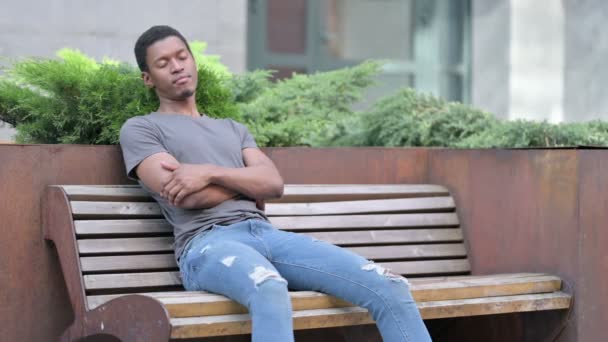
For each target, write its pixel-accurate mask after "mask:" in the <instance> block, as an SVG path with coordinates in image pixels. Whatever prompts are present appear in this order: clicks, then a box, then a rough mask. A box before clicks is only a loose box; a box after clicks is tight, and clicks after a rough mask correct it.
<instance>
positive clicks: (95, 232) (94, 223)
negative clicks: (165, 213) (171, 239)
mask: <svg viewBox="0 0 608 342" xmlns="http://www.w3.org/2000/svg"><path fill="white" fill-rule="evenodd" d="M74 226H75V228H76V235H78V237H89V236H101V235H110V236H120V235H152V234H168V233H172V232H173V228H172V227H171V225H170V224H169V222H167V220H165V219H147V220H140V219H131V220H76V221H74Z"/></svg>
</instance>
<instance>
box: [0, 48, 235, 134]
mask: <svg viewBox="0 0 608 342" xmlns="http://www.w3.org/2000/svg"><path fill="white" fill-rule="evenodd" d="M203 49H204V46H198V47H196V49H193V51H197V55H198V54H201V53H202V51H203ZM195 56H196V55H195ZM58 57H59V59H40V58H37V59H36V58H29V59H24V60H21V61H18V62H16V63H14V65H13V66H12V68H10V69H9V70H7V72H6V74H5V75H4V76H3V78H2V79H0V119H2V120H3V121H7V122H9V123H11V124H14V125H16V128H17V132H18V133H17V141H19V142H24V143H72V144H73V143H78V144H115V143H117V142H118V134H119V131H120V127H121V126H122V124H123V123H124V122H125V121H126V120H127V119H129V118H130V117H132V116H136V115H141V114H146V113H149V112H151V111H154V110H156V109H157V108H158V98H157V97H156V95H155V94H154V92H153V91H152V90H149V89H148V88H146V87H144V86H143V82H142V80H141V77H140V72H139V70H138V69H137V68H136V67H134V66H131V65H128V64H121V63H118V62H115V61H111V60H105V61H103V62H101V63H97V62H96V61H94V60H92V59H90V58H89V57H87V56H85V55H84V54H82V53H80V52H79V51H76V50H70V49H63V50H61V51H59V52H58ZM197 61H199V63H204V64H200V65H199V68H198V69H199V70H198V78H199V86H198V88H197V90H196V94H197V103H198V106H199V110H202V111H204V112H205V113H207V114H209V115H210V116H214V117H233V118H237V119H238V117H239V109H238V107H237V105H236V104H235V103H234V101H233V94H232V92H231V90H230V89H229V88H228V87H227V86H226V85H225V79H227V78H229V77H230V75H229V74H227V73H226V72H224V71H222V70H223V69H222V67H223V66H222V65H221V64H220V63H219V62H217V61H215V62H214V59H212V58H211V59H210V58H197ZM218 65H220V66H218Z"/></svg>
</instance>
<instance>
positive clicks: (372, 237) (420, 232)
mask: <svg viewBox="0 0 608 342" xmlns="http://www.w3.org/2000/svg"><path fill="white" fill-rule="evenodd" d="M300 234H304V235H308V236H311V237H314V238H316V239H319V240H323V241H327V242H329V243H333V244H336V245H362V244H366V245H371V244H388V243H394V244H397V243H421V242H459V241H462V240H463V236H462V230H460V229H457V228H450V229H404V230H372V231H369V230H368V231H343V232H314V233H300Z"/></svg>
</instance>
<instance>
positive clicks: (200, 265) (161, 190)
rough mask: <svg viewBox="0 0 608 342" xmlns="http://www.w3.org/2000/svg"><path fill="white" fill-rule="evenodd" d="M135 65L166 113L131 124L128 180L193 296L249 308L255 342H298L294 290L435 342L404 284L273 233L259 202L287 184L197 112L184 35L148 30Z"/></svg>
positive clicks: (238, 133)
mask: <svg viewBox="0 0 608 342" xmlns="http://www.w3.org/2000/svg"><path fill="white" fill-rule="evenodd" d="M135 56H136V58H137V63H138V65H139V68H140V69H141V71H142V78H143V81H144V83H145V85H146V86H148V87H150V88H154V90H155V92H156V94H157V95H158V97H159V99H160V106H159V108H158V110H157V111H156V112H154V113H151V114H148V115H144V116H139V117H135V118H131V119H130V120H128V121H127V122H126V123H125V124H124V126H123V127H122V129H121V134H120V144H121V147H122V150H123V156H124V159H125V164H126V168H127V173H128V175H129V176H130V177H132V178H134V179H138V180H139V182H140V184H141V185H142V187H143V188H144V189H146V191H148V192H149V193H150V194H151V195H152V196H153V197H154V199H155V200H156V201H158V203H159V205H160V207H161V209H162V212H163V214H164V216H165V217H166V219H167V220H168V221H169V223H171V225H172V226H173V228H174V235H175V255H176V257H177V261H178V264H179V268H180V271H181V274H182V280H183V284H184V287H185V288H186V289H187V290H205V291H210V292H214V293H219V294H222V295H225V296H227V297H229V298H232V299H234V300H236V301H237V302H239V303H241V304H242V305H244V306H245V307H247V308H248V310H249V312H250V314H251V317H252V321H253V329H252V337H253V340H254V341H264V342H268V341H281V342H283V341H293V331H292V330H293V329H292V318H291V317H292V313H291V302H290V299H289V294H288V291H287V288H288V287H287V286H288V284H289V287H290V288H291V289H294V290H315V291H320V292H324V293H328V294H331V295H333V296H336V297H339V298H343V299H345V300H347V301H349V302H352V303H354V304H357V305H360V306H363V307H365V308H367V309H368V310H369V311H370V313H371V314H372V316H373V318H374V319H375V320H376V322H377V324H378V327H379V329H380V333H381V334H382V336H383V339H384V340H385V341H429V340H430V337H429V335H428V332H427V331H426V328H425V326H424V323H423V322H422V320H421V318H420V314H419V312H418V309H417V307H416V304H415V303H414V301H413V299H412V297H411V294H410V291H409V284H408V283H407V281H406V280H405V278H402V277H400V276H397V275H394V274H392V273H390V272H388V271H387V270H385V269H383V268H381V267H380V266H378V265H375V264H373V263H371V262H369V261H367V260H365V259H364V258H363V257H361V256H358V255H356V254H353V253H352V252H350V251H347V250H345V249H341V248H339V247H337V246H334V245H331V244H329V243H325V242H320V241H314V240H313V239H311V238H309V237H307V236H304V235H298V234H294V233H289V232H283V231H280V230H278V229H276V228H275V227H273V226H272V225H271V224H270V223H269V222H268V219H267V218H266V216H265V214H264V211H263V205H262V203H263V201H264V200H266V199H271V198H278V197H280V196H281V195H282V193H283V180H282V178H281V175H280V174H279V172H278V171H277V169H276V168H275V166H274V164H273V163H272V161H271V160H270V159H269V158H268V157H266V156H265V155H264V154H263V153H262V152H261V151H260V150H259V149H258V148H257V146H256V143H255V140H254V139H253V137H252V136H251V134H250V133H249V132H248V130H247V128H246V127H245V126H243V125H241V124H239V123H237V122H234V121H232V120H228V119H222V120H218V119H213V118H210V117H208V116H206V115H204V114H201V113H199V112H198V110H197V107H196V102H195V97H194V94H195V90H196V86H197V81H198V80H197V70H196V64H195V62H194V59H193V56H192V53H191V51H190V48H189V46H188V44H187V42H186V40H185V38H184V37H183V36H182V35H181V34H180V33H179V32H177V31H176V30H174V29H173V28H170V27H168V26H155V27H152V28H150V29H149V30H147V31H146V32H144V33H143V34H142V35H141V36H140V37H139V39H138V40H137V43H136V44H135ZM256 202H257V204H258V205H257V206H256Z"/></svg>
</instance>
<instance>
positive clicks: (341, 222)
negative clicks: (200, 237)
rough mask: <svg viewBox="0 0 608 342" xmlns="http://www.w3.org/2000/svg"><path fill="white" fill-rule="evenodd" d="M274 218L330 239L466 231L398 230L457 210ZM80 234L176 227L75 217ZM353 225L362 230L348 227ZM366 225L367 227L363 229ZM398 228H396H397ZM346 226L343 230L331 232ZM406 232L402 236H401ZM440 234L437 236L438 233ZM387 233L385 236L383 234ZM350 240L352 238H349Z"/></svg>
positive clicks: (456, 237)
mask: <svg viewBox="0 0 608 342" xmlns="http://www.w3.org/2000/svg"><path fill="white" fill-rule="evenodd" d="M270 222H271V223H272V224H273V225H275V226H276V227H277V228H280V229H282V230H288V231H297V232H303V233H306V232H310V231H323V230H328V231H330V232H327V233H323V234H319V233H314V234H313V235H315V236H316V237H317V238H318V239H321V240H325V241H328V242H331V241H333V240H332V239H335V238H336V237H339V238H338V241H341V240H345V241H349V240H353V242H351V243H360V242H357V241H356V240H358V239H362V238H363V237H370V239H369V240H370V241H373V240H378V241H381V240H383V239H384V241H385V242H378V243H391V242H392V243H396V242H400V241H401V242H408V241H409V240H412V242H419V241H435V240H437V241H461V240H462V233H461V230H460V229H456V228H454V229H449V230H448V229H433V230H424V231H423V230H420V229H418V230H412V231H406V230H401V231H397V229H399V228H420V227H457V226H458V224H459V223H458V217H457V216H456V214H455V213H428V214H380V215H340V216H314V217H305V216H286V217H270ZM74 224H75V227H76V234H77V235H78V236H79V237H90V236H103V235H108V236H112V237H114V236H120V235H154V234H169V233H171V232H172V231H173V228H172V227H171V225H169V223H168V222H167V221H166V220H164V219H123V220H75V221H74ZM379 228H390V229H389V230H387V229H385V230H383V231H380V230H374V229H379ZM350 229H353V230H359V231H348V230H350ZM363 229H364V230H363ZM393 229H394V230H393ZM336 230H345V232H343V233H339V232H336V233H334V232H331V231H336ZM399 234H403V235H402V236H401V237H400V238H397V240H395V238H393V237H391V236H397V235H399ZM435 235H437V236H438V237H437V238H434V236H435ZM381 236H384V237H385V238H380V237H381ZM332 243H338V244H339V243H340V242H332ZM345 243H348V242H345Z"/></svg>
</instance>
